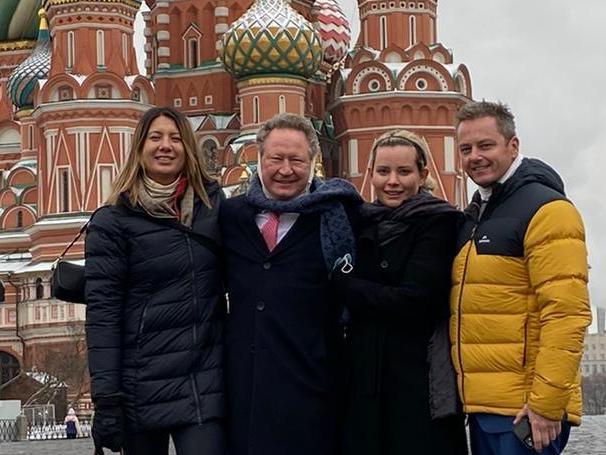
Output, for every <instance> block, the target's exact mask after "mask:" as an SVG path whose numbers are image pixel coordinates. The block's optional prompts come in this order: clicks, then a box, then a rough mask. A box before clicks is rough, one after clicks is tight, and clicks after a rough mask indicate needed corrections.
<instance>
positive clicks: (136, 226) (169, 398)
mask: <svg viewBox="0 0 606 455" xmlns="http://www.w3.org/2000/svg"><path fill="white" fill-rule="evenodd" d="M207 191H208V192H209V197H210V198H211V202H212V203H213V208H212V209H208V208H207V207H205V206H204V205H203V204H202V203H201V202H200V201H198V200H197V199H196V202H195V205H194V220H193V225H192V229H190V230H188V229H187V228H184V227H183V226H181V225H179V224H178V223H177V221H176V220H175V221H173V220H158V219H155V218H152V217H150V216H149V215H147V214H146V213H145V212H144V211H143V209H141V208H140V207H131V206H130V205H129V204H128V202H127V201H126V200H124V201H122V203H120V204H118V205H114V206H108V207H104V208H101V209H100V210H99V211H98V212H97V213H96V214H95V216H94V217H93V219H92V222H91V224H90V225H89V228H88V232H87V236H86V298H87V310H86V336H87V343H88V360H89V369H90V374H91V382H92V398H93V401H94V400H96V399H97V398H99V397H102V396H108V395H118V396H120V398H121V400H122V405H123V408H124V411H125V415H126V423H127V428H128V429H129V430H130V431H149V430H154V429H162V428H170V427H176V426H180V425H192V424H201V423H203V422H205V421H208V420H212V419H217V418H221V417H222V416H223V415H224V401H223V365H222V363H223V323H224V316H225V305H224V291H223V286H222V282H221V268H220V265H219V256H218V255H217V251H215V252H214V253H213V252H212V251H211V250H209V248H208V247H207V246H208V242H207V243H203V242H201V241H200V236H204V238H205V239H214V240H215V241H217V240H218V226H217V221H218V211H219V203H220V200H221V197H220V194H221V193H220V190H219V188H218V187H217V186H216V185H213V186H212V187H210V188H208V189H207ZM211 245H212V244H211Z"/></svg>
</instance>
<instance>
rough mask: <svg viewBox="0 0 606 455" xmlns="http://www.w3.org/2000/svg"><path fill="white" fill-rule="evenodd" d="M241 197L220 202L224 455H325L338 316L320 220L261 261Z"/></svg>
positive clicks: (329, 450)
mask: <svg viewBox="0 0 606 455" xmlns="http://www.w3.org/2000/svg"><path fill="white" fill-rule="evenodd" d="M255 214H256V211H255V209H254V208H253V207H252V206H251V205H249V204H248V203H247V202H246V200H245V199H244V198H243V197H236V198H233V199H229V200H227V201H225V203H224V204H223V205H222V208H221V215H220V224H221V232H222V237H223V241H224V245H225V251H226V253H225V254H226V257H225V262H226V270H227V281H226V282H227V287H228V294H229V314H228V318H227V325H226V353H227V362H226V379H227V381H226V383H227V398H228V400H227V401H228V409H229V424H228V446H229V449H228V450H229V454H230V455H286V454H288V455H311V454H313V455H333V453H334V450H335V438H336V432H335V419H336V409H335V398H336V394H335V387H336V384H335V378H336V373H335V364H336V357H337V339H338V334H339V329H338V324H337V319H338V318H337V315H338V312H337V309H336V306H335V303H334V299H331V297H330V295H329V281H328V277H327V275H328V274H327V271H326V266H325V263H324V259H323V256H322V252H321V247H320V217H319V215H300V216H299V218H298V219H297V221H296V222H295V224H294V225H293V227H292V228H291V229H290V231H289V232H288V233H287V235H286V236H285V237H284V239H282V241H281V242H280V243H279V244H278V245H277V246H276V248H275V249H274V250H273V252H271V253H270V252H269V251H268V249H267V247H266V246H265V243H264V241H263V238H262V236H261V234H260V232H259V229H258V228H257V226H256V224H255Z"/></svg>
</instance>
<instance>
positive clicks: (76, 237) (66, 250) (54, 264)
mask: <svg viewBox="0 0 606 455" xmlns="http://www.w3.org/2000/svg"><path fill="white" fill-rule="evenodd" d="M103 207H105V205H102V206H101V207H98V208H97V209H96V210H95V211H94V212H93V213H92V214H91V216H90V218H89V219H88V221H87V222H86V223H84V224H83V225H82V227H81V228H80V230H79V231H78V234H76V236H75V237H74V239H73V240H72V241H71V242H70V244H69V245H67V247H65V249H64V250H63V252H62V253H61V254H60V255H59V257H58V258H57V259H55V261H54V262H53V265H52V266H51V270H54V269H55V267H56V266H57V263H58V262H59V261H60V260H61V259H63V256H65V255H66V253H67V252H68V251H69V249H70V248H71V247H72V246H74V243H76V242H77V241H78V239H79V238H80V237H82V234H84V231H86V229H87V228H88V225H89V224H90V222H91V221H92V220H93V217H94V216H95V214H96V213H97V212H98V211H99V210H100V209H102V208H103Z"/></svg>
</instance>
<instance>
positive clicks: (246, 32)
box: [220, 0, 322, 78]
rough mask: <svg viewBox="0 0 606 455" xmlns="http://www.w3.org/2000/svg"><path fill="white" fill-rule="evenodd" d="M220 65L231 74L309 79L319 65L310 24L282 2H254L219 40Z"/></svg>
mask: <svg viewBox="0 0 606 455" xmlns="http://www.w3.org/2000/svg"><path fill="white" fill-rule="evenodd" d="M220 57H221V61H222V62H223V65H224V66H225V68H226V69H227V71H229V72H230V73H231V74H232V75H234V76H235V77H237V78H242V77H246V76H251V75H263V74H276V73H282V74H283V73H289V74H295V75H298V76H303V77H309V76H311V75H313V74H314V73H315V72H316V71H317V70H318V68H319V66H320V63H321V62H322V43H321V41H320V37H319V35H318V34H317V32H316V31H315V29H314V27H313V25H312V24H311V23H310V22H308V21H307V20H306V19H305V18H304V17H303V16H301V15H300V14H299V13H297V12H296V11H295V10H294V9H293V8H292V7H291V6H290V5H289V4H288V3H287V2H286V0H256V1H255V3H253V5H252V6H251V7H250V9H249V10H248V11H246V12H245V13H244V14H243V15H242V16H241V17H240V19H238V20H237V21H236V22H234V23H233V24H232V25H231V27H230V28H229V29H228V30H227V31H226V32H225V34H224V35H223V38H222V49H221V51H220Z"/></svg>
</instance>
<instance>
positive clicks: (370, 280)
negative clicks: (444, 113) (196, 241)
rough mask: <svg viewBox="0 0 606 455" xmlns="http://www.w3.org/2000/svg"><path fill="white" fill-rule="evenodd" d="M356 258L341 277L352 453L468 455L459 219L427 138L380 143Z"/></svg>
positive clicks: (400, 135)
mask: <svg viewBox="0 0 606 455" xmlns="http://www.w3.org/2000/svg"><path fill="white" fill-rule="evenodd" d="M371 153H372V157H371V158H372V163H371V168H370V171H371V177H372V180H371V182H372V185H373V188H374V192H375V194H376V198H377V200H376V201H375V202H374V203H372V204H365V205H364V206H362V209H361V217H360V218H361V225H360V226H359V234H358V236H357V258H356V261H355V267H354V268H353V270H350V269H351V267H349V266H348V265H347V264H346V265H345V266H344V267H342V268H337V269H336V270H335V273H334V274H333V281H334V286H335V289H336V291H337V295H338V296H339V297H340V299H342V301H343V303H344V304H345V306H346V308H347V309H348V311H349V323H348V331H347V338H346V357H345V361H346V364H347V368H346V371H347V378H346V385H347V387H346V396H345V409H344V420H343V425H344V437H343V454H344V455H358V454H360V455H408V454H423V455H431V454H436V455H438V454H439V455H447V454H453V455H454V454H457V455H458V454H465V453H467V445H466V440H465V431H464V425H463V417H462V415H459V413H458V399H457V392H456V387H455V379H454V378H455V376H454V370H453V368H452V365H451V363H450V356H449V343H448V331H447V324H448V312H449V309H448V292H449V290H450V267H451V264H452V259H453V257H454V253H455V241H456V233H457V224H458V220H459V216H460V213H459V212H458V211H457V210H455V209H454V208H453V207H452V206H451V205H449V204H448V203H446V202H444V201H442V200H440V199H437V198H435V197H433V196H432V195H431V193H430V191H431V189H432V188H433V183H432V182H431V178H430V176H429V172H428V169H427V163H428V156H429V151H428V146H427V143H426V142H425V140H423V139H422V138H420V137H418V136H416V135H415V134H413V133H410V132H408V131H394V132H391V133H387V134H384V135H383V136H381V137H379V138H378V140H377V141H376V143H375V145H374V147H373V149H372V152H371Z"/></svg>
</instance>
